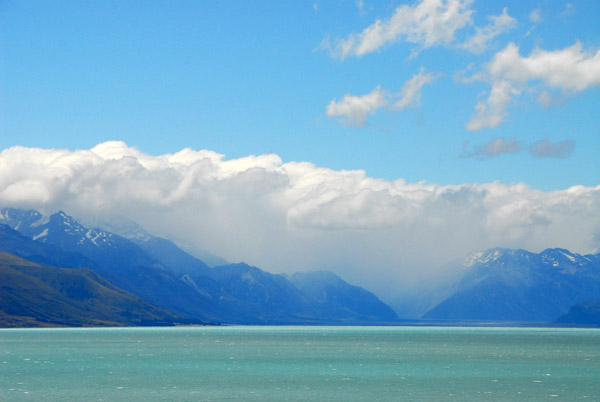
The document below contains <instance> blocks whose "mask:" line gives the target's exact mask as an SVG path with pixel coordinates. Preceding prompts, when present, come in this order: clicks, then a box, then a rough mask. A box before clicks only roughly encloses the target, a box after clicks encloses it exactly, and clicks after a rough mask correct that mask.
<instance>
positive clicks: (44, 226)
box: [0, 208, 398, 325]
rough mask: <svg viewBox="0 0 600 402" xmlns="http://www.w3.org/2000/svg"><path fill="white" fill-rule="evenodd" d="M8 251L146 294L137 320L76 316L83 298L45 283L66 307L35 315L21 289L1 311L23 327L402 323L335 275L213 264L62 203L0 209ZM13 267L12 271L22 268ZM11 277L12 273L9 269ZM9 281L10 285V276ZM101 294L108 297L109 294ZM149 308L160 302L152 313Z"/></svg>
mask: <svg viewBox="0 0 600 402" xmlns="http://www.w3.org/2000/svg"><path fill="white" fill-rule="evenodd" d="M0 251H3V252H6V253H12V255H9V254H6V258H8V259H9V260H10V259H14V261H20V262H19V264H21V265H19V264H17V265H15V264H12V265H10V264H8V263H7V269H12V270H13V271H14V270H15V266H30V267H35V269H38V270H39V269H43V270H44V272H50V271H53V273H54V274H56V275H59V273H60V275H59V276H61V275H62V276H64V275H66V274H67V273H69V271H65V269H71V271H70V272H73V273H75V272H77V274H76V275H78V276H81V275H83V276H86V275H87V277H88V278H91V279H89V280H93V281H95V282H97V283H101V284H102V286H104V287H106V288H108V287H110V286H112V287H111V288H110V289H111V290H115V289H117V290H118V291H120V292H122V293H119V294H121V296H122V297H128V298H129V299H128V300H138V301H139V308H134V305H133V304H129V305H128V306H129V307H128V308H129V309H130V310H131V317H132V318H131V319H130V320H125V319H123V317H122V316H118V314H117V315H116V316H115V315H113V316H110V317H109V316H108V315H106V314H105V315H104V316H102V317H100V315H99V316H98V317H99V318H97V319H95V320H96V321H90V314H87V315H83V314H81V315H80V317H79V318H73V317H74V315H77V314H75V312H74V311H75V310H73V309H72V308H71V309H68V308H67V307H66V306H67V305H68V304H69V303H71V304H69V305H70V306H71V307H73V305H72V303H75V304H76V301H73V300H70V301H69V300H63V299H64V297H65V296H64V293H60V292H58V293H57V292H56V289H55V291H54V293H52V291H51V290H49V289H45V288H44V289H41V288H40V290H39V292H38V293H40V294H42V293H43V292H46V293H47V297H46V298H45V300H46V302H45V304H46V305H48V304H49V303H50V300H51V299H52V297H51V296H50V295H54V297H55V298H56V302H55V303H53V304H54V305H55V306H56V309H57V311H58V312H61V311H62V312H64V314H62V315H61V314H58V315H55V316H52V315H50V314H49V310H45V311H46V312H45V313H44V314H42V313H41V312H39V311H38V315H36V314H34V313H35V312H36V311H37V310H35V309H32V308H30V307H32V306H36V305H37V304H38V302H39V300H37V299H36V298H31V300H29V299H28V298H26V297H21V298H17V299H14V300H13V299H11V300H12V301H11V302H10V303H11V305H14V306H16V305H17V304H19V303H20V304H19V306H20V307H19V308H16V309H13V310H11V311H13V312H15V311H16V312H18V313H19V314H16V313H15V314H12V315H11V314H10V313H8V312H7V311H5V310H4V309H2V308H1V307H3V306H4V303H5V302H6V303H9V302H8V301H7V300H8V299H2V300H3V301H2V305H0V310H3V311H4V313H2V314H3V317H4V320H5V322H8V321H10V322H12V323H13V324H12V325H17V324H15V323H18V322H20V321H19V318H18V317H25V318H23V319H22V320H21V321H22V322H23V323H24V325H26V324H27V323H29V324H32V323H35V322H45V323H54V324H57V325H69V323H70V325H92V324H93V323H95V325H100V324H101V323H118V324H121V325H142V324H143V323H144V322H154V323H167V322H169V323H171V324H174V323H200V322H202V323H210V324H220V323H233V324H375V323H388V324H389V323H395V322H397V321H398V317H397V315H396V314H395V313H394V312H393V310H392V309H391V308H390V307H389V306H387V305H386V304H384V303H383V302H382V301H381V300H379V299H378V298H377V297H376V296H375V295H373V294H372V293H370V292H368V291H366V290H364V289H362V288H359V287H356V286H351V285H349V284H347V283H346V282H345V281H343V280H342V279H341V278H339V277H337V276H336V275H335V274H333V273H327V274H326V275H323V274H321V273H317V274H306V278H305V280H304V281H300V282H301V283H302V284H304V285H306V284H307V283H308V282H312V283H313V284H314V285H311V286H308V287H307V286H301V285H300V284H299V285H296V284H295V283H294V280H293V278H296V279H297V278H298V277H294V276H292V277H290V278H288V277H286V276H284V275H276V274H271V273H268V272H265V271H263V270H261V269H259V268H257V267H252V266H249V265H247V264H243V263H241V264H227V265H223V266H218V267H214V268H211V267H209V266H208V265H207V264H205V263H204V262H203V261H201V260H199V259H197V258H195V257H194V256H192V255H190V254H188V253H186V252H185V251H183V250H182V249H180V248H179V247H178V246H177V245H175V244H174V243H172V242H171V241H169V240H167V239H162V238H158V237H154V236H151V235H149V234H147V233H145V234H144V235H142V236H139V235H131V236H130V238H126V237H124V236H121V235H118V234H116V233H113V232H109V231H107V230H103V229H99V228H88V227H84V226H83V225H82V224H81V223H79V222H78V221H77V220H75V219H74V218H73V217H71V216H69V215H67V214H66V213H64V212H62V211H59V212H57V213H55V214H53V215H50V216H44V215H42V214H40V213H39V212H38V211H34V210H21V209H15V208H5V209H3V210H0ZM28 264H29V265H28ZM36 264H37V265H36ZM56 267H63V268H56ZM32 269H33V268H31V269H30V271H31V270H32ZM13 271H10V272H11V275H13V276H15V275H17V274H15V273H14V272H13ZM7 272H9V271H7ZM19 272H21V271H19ZM32 272H33V271H31V272H29V271H28V274H27V275H28V276H27V277H25V276H23V275H24V274H23V275H21V274H22V272H21V274H19V275H20V276H19V275H17V276H18V277H19V278H20V279H19V280H16V282H15V281H12V282H11V285H3V286H4V287H3V290H5V291H7V292H9V293H11V292H12V293H11V294H16V293H19V292H21V293H22V289H23V287H27V288H28V289H33V288H34V287H35V286H42V285H44V282H43V281H42V280H41V279H40V277H39V275H38V276H35V275H34V276H35V278H34V279H35V280H32V279H31V277H32V275H33V274H32ZM82 272H85V275H84V274H83V273H82ZM92 274H93V275H94V276H93V277H91V276H90V275H92ZM2 275H3V277H4V276H5V275H8V274H7V273H4V272H3V274H2ZM73 275H75V274H73ZM62 276H61V277H62ZM300 282H299V283H300ZM3 283H7V284H8V282H7V281H4V280H3ZM63 283H67V284H68V283H69V281H63ZM34 285H35V286H34ZM65 286H66V287H67V288H68V285H64V286H63V288H61V289H62V290H64V287H65ZM89 286H91V285H89ZM94 286H95V287H98V286H99V285H94ZM315 286H316V287H317V288H319V287H320V288H321V289H322V290H323V291H326V292H325V293H324V294H325V295H326V296H324V297H322V296H323V295H321V296H319V295H316V294H315V292H314V291H313V290H314V289H315ZM65 291H66V290H65ZM48 292H50V293H48ZM34 293H35V292H34ZM67 293H68V292H67ZM100 293H102V292H100ZM104 293H106V292H104ZM132 297H133V298H134V299H132ZM96 302H98V303H105V302H101V301H100V298H97V300H96ZM61 303H62V304H61ZM28 304H31V305H28ZM149 306H151V307H152V308H155V309H156V310H152V314H150V310H148V309H149V308H150V307H149ZM159 312H161V313H160V314H159ZM67 313H68V314H67ZM27 314H29V315H27ZM41 314H42V315H41ZM136 314H137V316H136ZM144 314H145V315H144ZM161 314H162V315H161ZM66 317H71V318H70V319H68V318H66ZM32 325H33V324H32ZM107 325H108V324H107Z"/></svg>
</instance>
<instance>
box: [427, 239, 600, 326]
mask: <svg viewBox="0 0 600 402" xmlns="http://www.w3.org/2000/svg"><path fill="white" fill-rule="evenodd" d="M460 269H462V272H463V275H462V277H461V279H460V281H459V282H458V283H457V284H452V286H453V287H454V291H453V293H452V294H451V295H450V296H449V297H447V298H446V299H445V300H443V301H442V302H441V303H439V304H438V305H437V306H435V307H434V308H432V309H431V310H429V311H428V312H427V313H426V314H425V315H424V318H428V319H441V320H486V321H488V320H490V321H538V322H548V321H553V320H555V319H556V318H557V317H559V316H560V315H563V314H566V313H567V311H568V310H569V308H570V307H571V306H573V305H574V304H576V303H579V302H582V301H585V300H592V299H600V256H599V255H585V256H582V255H579V254H573V253H571V252H569V251H568V250H564V249H558V248H555V249H547V250H545V251H543V252H541V253H539V254H535V253H530V252H528V251H525V250H507V249H493V250H489V251H487V252H485V253H478V254H474V255H471V256H469V257H468V258H466V259H465V260H464V261H463V266H462V267H461V268H460Z"/></svg>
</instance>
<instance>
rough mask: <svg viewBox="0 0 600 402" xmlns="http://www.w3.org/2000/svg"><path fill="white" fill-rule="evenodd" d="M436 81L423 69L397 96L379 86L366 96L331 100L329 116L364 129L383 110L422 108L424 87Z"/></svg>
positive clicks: (348, 95)
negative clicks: (369, 120) (370, 116)
mask: <svg viewBox="0 0 600 402" xmlns="http://www.w3.org/2000/svg"><path fill="white" fill-rule="evenodd" d="M435 79H436V75H434V74H433V73H426V72H425V69H424V68H421V70H420V71H419V73H418V74H416V75H415V76H413V77H412V78H411V79H410V80H408V81H406V82H405V83H404V86H403V87H402V90H400V92H398V93H396V94H392V93H390V92H389V91H387V90H385V89H381V87H380V86H379V85H378V86H377V87H375V89H374V90H373V91H371V92H370V93H368V94H366V95H362V96H355V95H350V94H346V95H344V97H343V98H341V99H340V100H339V101H336V100H335V99H333V100H331V102H329V104H328V105H327V116H329V117H341V119H340V121H341V122H342V124H345V125H348V126H354V127H362V126H364V125H365V124H366V120H367V117H368V116H369V115H372V114H375V113H376V112H377V110H379V109H381V108H384V107H387V108H390V109H392V110H402V109H405V108H407V107H418V106H420V104H421V97H422V91H421V90H422V88H423V86H424V85H425V84H429V83H432V82H433V81H434V80H435Z"/></svg>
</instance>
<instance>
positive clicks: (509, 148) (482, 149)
mask: <svg viewBox="0 0 600 402" xmlns="http://www.w3.org/2000/svg"><path fill="white" fill-rule="evenodd" d="M522 149H523V146H522V145H521V143H519V142H518V141H517V140H515V139H514V138H509V139H504V138H495V139H492V140H491V141H490V142H488V143H487V144H485V145H480V146H478V147H475V148H474V149H472V150H469V149H468V144H465V145H464V146H463V150H462V153H461V155H460V156H461V158H478V159H489V158H494V157H496V156H500V155H503V154H514V153H517V152H520V151H521V150H522Z"/></svg>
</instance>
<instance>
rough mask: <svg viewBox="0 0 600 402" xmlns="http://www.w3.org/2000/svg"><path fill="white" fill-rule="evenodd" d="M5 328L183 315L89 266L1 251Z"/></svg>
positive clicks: (0, 318) (0, 323)
mask: <svg viewBox="0 0 600 402" xmlns="http://www.w3.org/2000/svg"><path fill="white" fill-rule="evenodd" d="M0 306H1V309H0V327H24V326H61V325H64V326H104V325H110V326H114V325H121V326H124V325H169V324H172V323H174V322H177V321H179V317H177V316H175V315H173V314H172V313H170V312H168V311H166V310H163V309H160V308H158V307H155V306H153V305H151V304H149V303H147V302H145V301H143V300H142V299H140V298H139V297H137V296H134V295H132V294H130V293H128V292H126V291H124V290H122V289H120V288H118V287H116V286H114V285H113V284H111V283H110V282H108V281H106V280H105V279H103V278H102V277H100V276H99V275H98V274H96V273H94V272H93V271H92V270H90V269H87V268H80V269H69V268H55V267H48V266H43V265H39V264H36V263H33V262H30V261H27V260H24V259H22V258H20V257H17V256H15V255H14V254H10V253H4V252H0Z"/></svg>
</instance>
